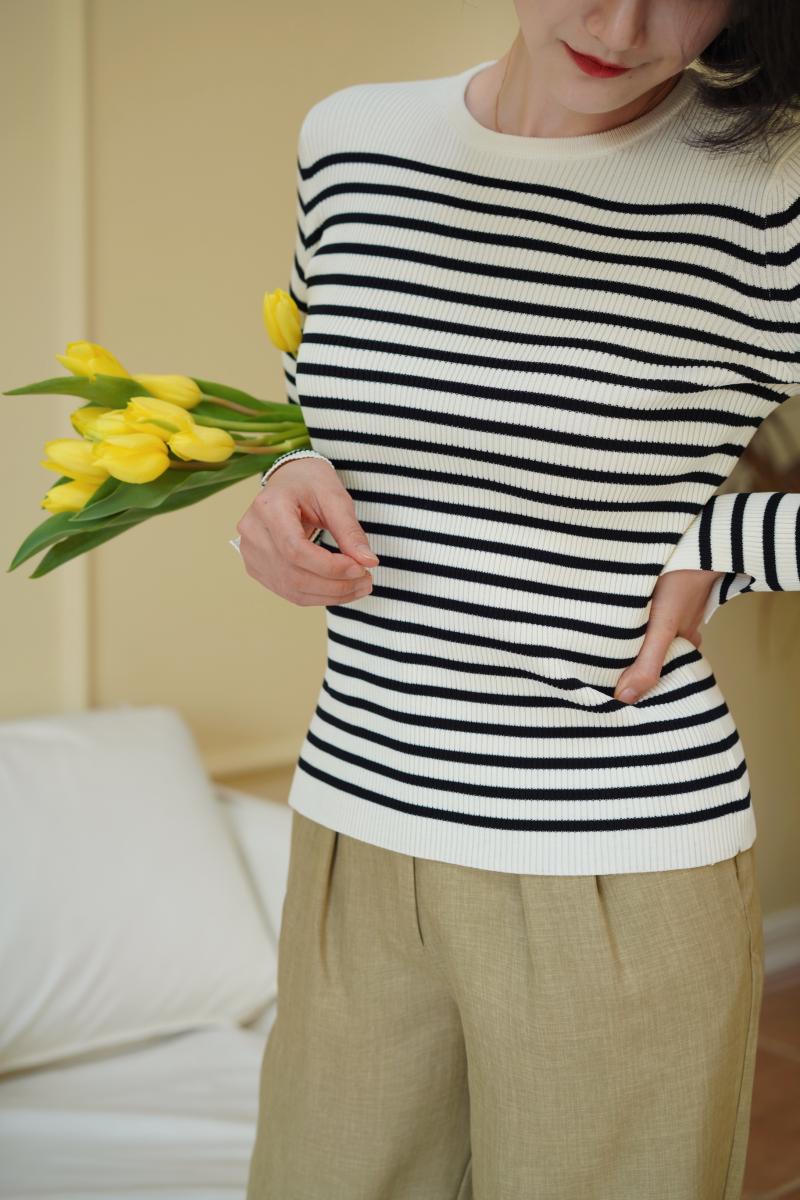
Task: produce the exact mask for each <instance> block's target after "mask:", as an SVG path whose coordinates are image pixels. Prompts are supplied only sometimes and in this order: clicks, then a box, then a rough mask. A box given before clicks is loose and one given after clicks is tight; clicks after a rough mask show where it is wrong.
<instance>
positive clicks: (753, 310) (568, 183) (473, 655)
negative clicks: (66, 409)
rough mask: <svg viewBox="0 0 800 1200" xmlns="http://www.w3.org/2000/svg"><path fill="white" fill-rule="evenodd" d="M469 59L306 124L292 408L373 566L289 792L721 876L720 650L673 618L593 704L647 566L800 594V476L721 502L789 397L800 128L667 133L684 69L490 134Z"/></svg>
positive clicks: (692, 77)
mask: <svg viewBox="0 0 800 1200" xmlns="http://www.w3.org/2000/svg"><path fill="white" fill-rule="evenodd" d="M486 65H488V63H479V64H476V65H474V66H470V67H469V68H467V69H466V70H464V71H462V72H460V73H459V74H457V75H454V76H448V77H444V78H438V79H425V80H414V81H403V82H392V83H364V84H355V85H352V86H349V87H345V88H343V89H341V90H340V91H337V92H334V93H332V94H331V95H329V96H327V97H325V98H324V99H323V100H321V101H320V102H318V103H317V104H315V105H314V106H313V107H312V108H311V109H310V110H309V111H308V113H307V114H306V116H305V119H304V121H303V124H302V128H301V132H300V139H299V146H298V176H297V182H298V210H297V211H298V231H297V241H296V245H295V258H294V264H293V267H292V272H291V281H290V288H291V292H292V295H293V296H294V298H295V300H296V302H297V304H298V305H299V307H300V308H301V310H302V312H303V313H304V314H305V322H304V328H303V338H302V343H301V345H300V349H299V351H298V356H297V361H295V359H294V357H293V356H291V355H290V354H284V367H285V372H286V381H287V394H288V399H289V401H290V402H291V403H298V402H299V403H301V405H302V409H303V414H304V416H305V420H306V425H307V427H308V429H309V434H310V437H311V441H312V444H313V447H314V448H315V450H317V451H318V452H319V453H321V454H322V455H324V456H326V457H327V458H328V459H329V461H330V462H331V463H332V465H333V466H334V468H335V470H336V471H337V472H338V475H339V478H340V479H341V481H342V483H343V484H344V486H345V487H346V488H347V489H348V491H349V493H350V494H351V496H352V497H353V501H354V504H355V508H356V513H357V516H358V519H359V521H360V523H361V524H362V526H363V528H364V530H365V532H366V533H367V536H368V538H369V540H370V543H371V545H372V548H373V549H374V551H375V553H376V554H377V555H378V556H379V559H380V563H379V565H378V566H376V567H375V568H373V569H372V572H371V573H372V576H373V581H374V586H373V589H372V591H371V592H370V594H368V595H367V596H365V597H363V598H362V599H360V600H357V601H354V602H350V603H347V604H332V605H329V606H327V608H326V620H327V629H328V657H327V663H326V669H325V675H324V679H323V680H322V684H321V688H320V692H319V698H318V704H317V707H316V709H315V711H314V713H313V716H312V718H311V721H310V725H309V728H308V731H307V734H306V737H305V740H304V742H303V745H302V747H301V751H300V755H299V760H298V764H297V769H296V771H295V775H294V778H293V782H292V788H291V792H290V796H289V803H290V805H291V806H292V807H293V808H294V809H296V810H297V811H299V812H301V813H303V814H305V815H306V816H308V817H310V818H312V819H313V820H316V821H319V822H321V823H322V824H324V825H327V826H329V827H331V828H334V829H337V830H339V831H341V832H343V833H346V834H349V835H350V836H352V837H356V838H360V839H362V840H364V841H367V842H371V843H373V844H375V845H379V846H383V847H386V848H389V849H393V850H396V851H399V852H401V853H404V854H409V855H418V856H421V857H425V858H431V859H438V860H441V861H445V862H451V863H460V864H463V865H466V866H472V867H478V868H483V869H487V870H498V871H510V872H525V873H536V874H551V875H575V874H602V873H610V872H632V871H656V870H665V869H675V868H683V867H693V866H700V865H703V864H706V863H712V862H716V861H719V860H721V859H724V858H728V857H731V856H733V855H734V854H736V853H737V852H738V851H740V850H743V849H746V848H747V847H749V846H750V845H751V844H752V843H753V841H754V840H755V836H756V825H755V818H754V812H753V797H752V796H751V791H750V781H749V777H748V772H747V764H746V761H745V756H744V750H743V747H742V743H741V741H740V738H739V734H738V731H737V729H736V725H735V723H734V720H733V717H732V715H731V713H730V712H729V710H728V708H727V705H726V703H725V698H724V696H723V695H722V693H721V691H720V689H719V687H718V685H717V682H716V679H715V678H714V675H713V672H712V668H711V665H710V663H709V661H708V660H707V659H706V658H705V656H704V654H703V653H702V652H701V651H700V650H698V649H696V648H695V646H694V645H693V644H692V643H691V642H690V641H688V639H686V638H683V637H676V638H675V639H674V641H673V642H672V644H671V645H670V647H669V649H668V651H667V655H666V661H665V663H664V666H663V669H662V673H661V677H660V679H659V680H658V682H657V683H656V684H655V686H653V687H652V688H651V689H649V691H647V692H646V693H645V695H644V696H643V697H642V698H641V699H640V700H639V701H638V702H636V703H635V704H633V705H626V704H624V703H620V702H617V701H615V700H614V699H613V692H614V688H615V684H616V682H617V680H618V678H619V676H620V675H621V673H622V671H623V670H624V668H625V667H626V666H627V665H629V664H630V663H632V662H633V660H634V659H635V658H636V655H637V653H638V651H639V649H640V647H641V645H642V641H643V639H644V634H645V630H646V627H647V620H648V614H649V608H650V600H651V597H652V592H653V588H654V587H655V584H656V581H657V579H658V576H659V574H660V573H661V571H662V570H667V571H669V570H677V569H685V568H691V569H694V570H696V569H710V570H719V571H723V572H724V573H725V574H724V576H723V577H722V578H720V579H719V580H718V581H717V582H716V583H715V585H714V588H713V590H712V592H711V595H710V597H709V602H708V604H707V606H706V611H705V614H704V618H705V620H706V621H708V619H709V618H710V617H711V615H712V614H713V612H714V611H715V610H716V609H717V607H719V606H720V605H722V604H724V603H726V602H728V601H729V600H730V599H731V598H733V597H734V596H737V595H741V594H742V593H743V592H746V591H756V590H762V591H763V590H783V589H792V590H797V589H799V588H800V574H799V570H800V538H799V536H798V508H799V506H800V496H798V495H796V494H791V493H763V494H759V493H752V494H747V493H743V494H741V495H737V494H735V493H727V494H722V493H718V489H719V487H720V485H721V484H723V483H724V481H725V480H726V479H727V477H728V476H729V475H730V472H731V470H732V468H733V467H734V465H735V463H736V460H737V458H738V456H739V455H740V454H741V452H742V450H743V449H744V447H745V446H746V444H747V442H748V441H749V440H750V438H751V437H752V436H753V434H754V433H755V431H756V430H757V428H758V427H759V425H760V423H761V422H762V421H763V420H764V419H765V418H768V417H769V415H770V414H771V413H772V412H773V411H775V410H776V409H777V408H778V407H779V406H780V405H781V403H782V402H783V401H784V400H785V399H786V398H787V397H788V396H790V395H792V394H793V393H794V392H796V391H798V390H800V299H798V296H799V295H800V258H799V257H798V247H799V246H800V199H798V197H800V152H798V143H797V140H795V141H794V142H793V144H792V145H791V146H789V147H788V148H787V150H786V151H785V152H784V153H783V155H782V157H781V158H780V160H778V158H777V157H773V158H772V159H771V160H768V161H764V160H763V159H762V158H761V157H758V156H757V155H756V154H755V152H748V153H745V154H738V153H734V154H724V155H714V156H711V155H710V154H709V152H708V151H703V150H701V149H699V148H695V147H692V146H691V145H689V144H687V142H686V141H685V140H684V139H686V138H687V137H690V136H691V134H692V132H693V131H694V130H698V129H700V128H702V126H703V124H704V123H707V122H711V119H712V118H711V116H710V115H709V114H708V113H707V112H706V111H705V110H704V109H703V108H702V106H701V104H700V102H699V98H698V97H697V95H696V81H697V75H696V73H695V70H694V69H693V68H690V69H689V70H688V71H686V72H685V73H684V75H683V76H681V78H680V80H679V82H678V83H677V85H676V86H675V87H674V88H673V90H672V91H671V92H670V93H669V94H668V95H667V96H666V98H665V99H663V100H662V101H661V103H660V104H659V105H658V106H657V107H655V108H654V109H652V110H651V111H650V112H648V113H646V114H645V115H644V116H643V117H640V118H638V119H636V120H634V121H630V122H628V123H627V124H625V125H621V126H618V127H617V128H615V129H610V130H607V131H604V132H600V133H596V134H590V135H586V136H579V137H567V138H527V137H520V136H516V135H513V134H505V133H502V134H500V133H497V132H495V131H493V130H490V129H487V128H485V127H484V126H483V125H481V124H480V123H479V122H478V121H477V120H476V119H475V118H474V117H473V116H472V114H471V113H470V111H469V109H468V108H467V106H466V104H465V102H464V89H465V87H466V85H467V82H468V80H469V78H470V76H471V75H472V74H473V73H475V72H477V71H478V70H479V69H480V68H481V67H483V66H486ZM714 119H715V120H716V119H720V118H714ZM320 545H322V546H324V547H325V548H326V549H327V550H329V551H330V552H331V553H337V552H338V547H337V546H336V542H335V540H334V538H333V536H332V535H331V534H330V533H327V532H326V533H323V536H322V538H321V539H320Z"/></svg>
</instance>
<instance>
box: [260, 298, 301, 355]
mask: <svg viewBox="0 0 800 1200" xmlns="http://www.w3.org/2000/svg"><path fill="white" fill-rule="evenodd" d="M264 325H265V326H266V330H267V333H268V334H269V336H270V339H271V340H272V342H273V344H274V345H275V346H277V347H278V349H279V350H286V351H288V353H289V354H297V351H298V348H299V346H300V342H301V341H302V337H303V319H302V316H301V314H300V310H299V308H298V307H297V305H296V304H295V302H294V300H293V299H292V297H291V296H290V295H289V293H288V292H286V291H284V289H283V288H276V289H275V291H274V292H265V293H264Z"/></svg>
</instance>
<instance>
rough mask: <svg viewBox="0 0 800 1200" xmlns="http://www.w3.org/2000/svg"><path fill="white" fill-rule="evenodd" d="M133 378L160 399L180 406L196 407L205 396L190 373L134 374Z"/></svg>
mask: <svg viewBox="0 0 800 1200" xmlns="http://www.w3.org/2000/svg"><path fill="white" fill-rule="evenodd" d="M133 378H134V379H135V380H136V382H137V383H141V384H143V385H144V386H145V387H146V388H147V390H148V391H149V392H152V393H153V395H154V396H157V397H158V398H159V400H168V401H169V402H170V403H171V404H177V405H178V406H179V407H180V408H194V407H195V405H196V404H199V403H200V401H201V400H202V398H203V393H202V392H201V391H200V388H199V387H198V386H197V384H196V383H195V381H194V380H193V379H190V378H189V376H188V375H134V376H133Z"/></svg>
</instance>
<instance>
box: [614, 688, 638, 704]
mask: <svg viewBox="0 0 800 1200" xmlns="http://www.w3.org/2000/svg"><path fill="white" fill-rule="evenodd" d="M617 699H618V700H624V701H625V702H626V703H630V702H631V701H633V700H638V694H637V693H636V692H635V691H634V689H633V688H630V687H628V688H623V689H622V691H621V692H620V694H619V695H618V696H617Z"/></svg>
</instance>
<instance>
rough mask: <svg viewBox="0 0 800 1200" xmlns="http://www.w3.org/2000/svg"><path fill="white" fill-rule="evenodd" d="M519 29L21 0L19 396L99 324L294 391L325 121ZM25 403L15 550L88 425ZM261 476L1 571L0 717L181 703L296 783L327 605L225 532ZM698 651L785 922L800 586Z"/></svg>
mask: <svg viewBox="0 0 800 1200" xmlns="http://www.w3.org/2000/svg"><path fill="white" fill-rule="evenodd" d="M376 13H377V14H379V16H380V20H379V21H378V22H376V21H375V16H376ZM515 28H516V26H515V22H514V16H513V5H512V4H511V0H506V3H505V4H503V5H500V4H497V3H496V0H474V2H473V3H472V4H467V3H466V0H465V2H464V3H463V4H462V3H461V0H438V3H437V4H436V5H435V6H431V5H429V4H426V3H423V2H422V0H404V3H403V4H402V5H398V4H393V3H388V2H386V3H381V0H339V3H337V5H336V6H335V9H332V8H331V6H330V5H328V4H326V3H322V2H321V0H320V2H317V3H314V2H307V3H305V4H295V5H284V4H278V3H276V2H275V0H225V3H222V0H136V2H135V3H130V0H0V47H2V49H1V50H0V53H1V54H2V72H1V73H0V74H1V75H2V84H1V85H0V86H2V88H3V92H4V95H3V100H4V103H3V105H2V114H3V115H2V117H1V118H0V120H2V123H3V124H2V137H3V162H4V165H5V168H6V170H5V181H4V186H3V191H2V195H3V205H4V220H3V223H2V232H1V233H0V237H1V238H2V250H3V262H4V264H6V265H5V269H4V271H3V279H4V283H5V285H6V286H5V289H4V295H3V320H2V326H1V328H2V330H3V332H4V335H5V338H4V347H3V355H2V359H0V374H2V383H1V384H0V387H1V388H2V389H3V390H4V389H6V388H10V387H14V386H17V385H19V384H21V383H25V382H28V381H31V380H34V379H39V378H45V377H47V376H52V375H57V374H61V373H62V368H61V366H60V364H59V363H57V362H56V360H55V358H54V357H53V356H54V354H55V353H61V352H63V349H64V347H65V345H66V342H67V341H71V340H77V339H82V338H86V339H88V340H91V341H97V342H100V343H101V344H103V345H105V346H107V347H109V348H110V349H111V350H113V352H114V353H115V354H117V356H118V357H119V358H120V359H121V360H122V362H123V363H124V364H125V365H126V366H127V367H128V369H129V370H132V371H143V372H184V373H187V374H188V373H191V374H195V375H198V376H201V377H206V378H210V379H218V380H224V381H226V382H230V383H234V384H238V385H240V386H242V387H244V388H247V389H250V390H252V391H254V392H255V393H256V394H260V395H262V396H265V397H271V398H282V397H283V383H282V377H281V372H280V362H279V356H278V355H277V353H276V352H275V350H274V349H273V347H272V346H271V345H270V344H269V342H268V341H267V338H266V335H265V333H264V331H263V326H262V324H261V315H260V304H261V297H262V295H263V292H264V290H265V289H266V288H273V287H277V286H286V284H287V280H288V272H289V264H290V258H291V251H292V242H293V234H294V229H293V221H294V157H295V149H296V137H297V131H298V128H299V125H300V122H301V120H302V117H303V115H304V113H305V112H306V110H307V109H308V108H309V107H310V105H311V104H313V103H314V102H315V101H316V100H318V99H320V98H321V97H323V96H325V95H326V94H328V93H329V92H331V91H334V90H336V89H337V88H340V87H343V86H345V85H347V84H349V83H352V82H357V81H362V80H367V79H375V80H378V79H402V78H418V77H423V76H434V75H441V74H445V73H448V72H452V71H456V70H460V69H462V68H463V67H464V66H466V65H468V64H469V63H472V62H478V61H481V60H483V59H489V58H494V57H497V56H498V55H500V54H501V53H503V52H504V50H505V49H506V47H507V46H508V45H509V43H510V41H511V39H512V37H513V35H514V31H515ZM3 403H4V405H5V408H4V414H5V419H6V423H5V428H6V431H7V436H6V437H5V438H3V439H0V455H2V478H3V484H4V488H5V495H4V503H3V506H2V518H0V520H2V552H3V556H4V559H5V562H6V563H8V561H10V559H11V557H12V555H13V553H14V551H15V549H16V547H17V545H18V544H19V542H20V541H21V540H22V538H23V536H25V534H26V533H27V532H28V531H29V529H30V528H31V527H32V526H33V525H34V524H36V523H38V521H39V520H41V519H43V517H44V515H45V514H44V511H43V510H41V509H40V508H39V507H38V506H39V502H40V499H41V496H42V494H43V493H44V491H45V490H46V488H47V487H49V486H50V485H51V484H52V483H53V482H54V481H55V476H54V475H53V474H52V473H51V472H47V471H45V470H44V469H42V468H40V467H39V466H38V463H39V460H40V458H41V457H42V452H43V445H44V442H45V440H47V439H49V438H52V437H68V436H72V434H73V431H72V429H71V426H70V425H69V422H68V419H67V414H68V413H69V411H70V410H71V409H72V408H74V407H77V406H78V404H79V403H80V401H78V400H77V399H76V398H68V399H63V400H62V399H57V398H50V397H23V398H11V397H3ZM795 413H796V410H795ZM255 487H256V481H255V480H248V481H245V482H243V483H241V484H238V485H237V486H235V487H234V488H232V489H229V490H228V491H227V492H223V493H222V494H221V495H219V496H217V497H215V498H213V499H211V500H208V501H206V502H204V503H202V504H200V505H198V506H197V507H196V508H190V509H188V510H186V511H184V512H181V513H176V514H172V515H169V516H166V517H161V518H158V519H156V520H155V521H152V522H149V523H147V524H145V525H144V526H142V527H141V528H139V529H136V530H134V531H132V532H129V533H127V534H124V535H123V536H122V537H121V538H119V539H116V540H114V541H112V542H110V543H109V544H108V545H107V546H103V547H100V548H99V549H98V550H95V551H93V552H92V554H91V555H90V556H88V557H86V558H81V559H79V560H77V561H76V562H74V563H71V564H69V565H68V566H67V567H65V568H61V569H59V570H58V571H56V572H54V573H53V574H52V575H50V576H47V577H46V578H44V579H41V580H35V581H31V580H30V579H28V577H27V575H28V573H29V570H31V569H33V568H32V565H30V566H28V565H26V567H22V568H20V569H19V570H17V571H16V572H14V573H13V574H11V575H6V576H4V577H3V605H2V612H3V618H4V619H3V621H2V624H1V625H0V652H1V653H2V661H3V664H4V671H3V688H2V698H1V704H2V708H1V710H0V716H4V717H7V718H13V717H18V716H23V715H28V714H33V713H43V712H53V711H64V710H68V709H74V708H82V707H86V706H89V705H92V706H95V705H96V706H106V705H113V704H117V703H120V702H124V703H130V704H152V703H158V704H169V705H172V706H174V707H175V708H177V709H178V710H179V711H180V712H181V713H182V714H183V716H184V717H185V718H186V719H187V720H188V722H189V724H190V726H191V728H192V729H193V731H194V734H195V737H196V739H197V742H198V745H199V748H200V751H201V753H202V755H203V757H204V760H205V762H206V765H207V767H208V769H209V771H210V773H211V774H212V775H214V776H215V777H216V778H218V779H222V778H225V779H226V780H227V781H229V782H234V783H237V784H239V785H245V786H249V787H251V788H253V789H255V790H257V791H261V792H263V793H265V794H267V793H271V794H279V795H285V790H286V788H287V787H288V782H289V778H290V775H291V770H292V767H293V763H294V761H295V760H296V755H297V751H298V749H299V746H300V742H301V741H302V738H303V735H304V733H305V729H306V725H307V722H308V720H309V719H310V716H311V712H312V709H313V705H314V701H315V699H316V695H317V690H318V688H319V684H320V680H321V677H322V673H323V670H324V656H325V637H324V612H323V610H322V609H321V608H317V609H300V608H296V607H294V606H292V605H290V604H288V603H286V602H284V601H283V600H280V599H279V598H277V597H275V596H273V595H272V594H270V593H268V592H267V591H265V589H263V588H261V587H260V586H259V585H258V584H257V583H255V581H254V580H251V579H250V578H249V576H247V574H246V573H245V571H244V569H243V567H242V564H241V561H240V560H239V558H238V556H237V555H236V553H235V551H234V550H233V549H232V548H231V547H230V546H229V545H228V538H229V537H231V536H233V535H234V533H235V525H236V522H237V520H238V519H239V517H240V516H241V514H242V513H243V512H244V510H245V508H246V507H247V505H248V504H249V503H250V500H251V498H252V496H253V494H254V488H255ZM34 561H36V560H34ZM767 612H769V615H770V617H771V618H772V621H771V628H770V639H769V645H767V646H765V645H762V641H761V640H760V638H761V632H762V630H761V620H762V618H763V617H765V616H766V615H767ZM703 648H704V650H705V651H706V653H707V654H708V656H709V658H710V659H711V661H712V663H713V665H714V667H715V671H716V674H717V677H718V679H719V681H720V684H721V686H722V687H723V690H724V691H725V693H726V696H727V697H728V701H729V704H730V707H731V709H732V711H733V713H734V716H735V717H736V719H737V721H738V723H739V726H740V729H741V732H742V736H743V739H744V742H745V748H746V750H747V754H748V762H749V765H750V772H751V776H752V782H753V794H754V797H755V805H756V815H757V821H758V827H759V840H758V866H759V872H760V877H761V886H762V897H763V903H764V908H765V912H767V913H769V912H776V911H777V910H785V909H789V908H790V907H791V906H794V905H798V904H799V903H800V873H798V870H797V864H798V850H800V788H799V787H798V779H799V778H800V745H799V743H800V739H798V737H797V735H796V730H797V729H798V716H800V705H799V704H798V696H797V691H798V689H797V687H796V680H797V679H798V673H799V669H800V597H799V596H798V595H796V594H792V595H786V596H766V597H763V596H749V597H747V598H746V599H744V598H743V599H739V600H736V601H735V602H732V603H731V604H730V605H729V606H728V607H727V608H725V609H723V610H721V611H720V612H719V613H718V614H717V616H716V617H715V618H714V621H713V622H712V623H711V625H710V626H709V628H708V630H707V631H706V632H705V640H704V646H703Z"/></svg>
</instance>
